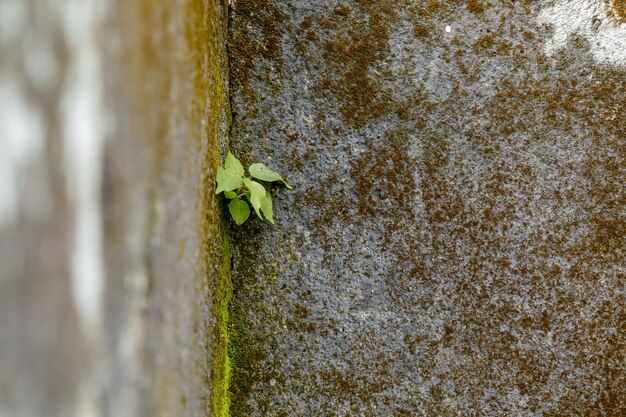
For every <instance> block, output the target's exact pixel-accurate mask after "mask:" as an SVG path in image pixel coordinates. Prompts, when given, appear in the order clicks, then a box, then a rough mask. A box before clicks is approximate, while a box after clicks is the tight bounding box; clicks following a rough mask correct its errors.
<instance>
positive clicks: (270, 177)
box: [215, 151, 292, 225]
mask: <svg viewBox="0 0 626 417" xmlns="http://www.w3.org/2000/svg"><path fill="white" fill-rule="evenodd" d="M248 172H249V173H250V177H246V175H245V170H244V168H243V165H242V164H241V162H240V161H239V159H237V158H235V156H234V155H233V154H232V153H230V151H229V152H228V155H226V161H225V162H224V168H222V167H219V168H217V189H216V190H215V194H219V193H221V192H223V193H224V196H225V197H226V198H227V199H229V200H230V202H229V203H228V211H229V212H230V215H231V216H232V218H233V220H234V221H235V223H237V225H241V224H243V223H244V222H245V221H246V220H248V217H250V206H249V205H248V203H250V205H251V206H252V208H253V209H254V211H255V212H256V214H257V216H259V218H260V219H263V216H265V219H267V220H268V221H269V222H270V223H272V224H274V211H273V208H272V195H271V194H270V192H269V191H268V190H267V189H266V188H265V186H264V185H263V184H261V183H259V182H257V181H254V180H253V179H252V178H256V179H258V180H261V181H264V182H276V181H278V182H281V183H283V184H284V185H285V187H287V188H288V189H290V190H291V189H292V187H291V186H290V185H289V184H287V182H286V181H285V180H284V179H283V177H281V176H280V174H279V173H278V172H276V171H272V170H271V169H269V168H268V167H266V166H265V165H264V164H261V163H256V164H252V165H250V167H249V168H248ZM246 200H247V201H246Z"/></svg>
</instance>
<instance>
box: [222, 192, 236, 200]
mask: <svg viewBox="0 0 626 417" xmlns="http://www.w3.org/2000/svg"><path fill="white" fill-rule="evenodd" d="M224 196H226V198H228V199H229V200H232V199H233V198H237V193H236V192H234V191H224Z"/></svg>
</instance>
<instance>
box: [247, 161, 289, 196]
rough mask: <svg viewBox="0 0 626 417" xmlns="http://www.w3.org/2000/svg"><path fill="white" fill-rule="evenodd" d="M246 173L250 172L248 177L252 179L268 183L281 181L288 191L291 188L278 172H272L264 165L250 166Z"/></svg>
mask: <svg viewBox="0 0 626 417" xmlns="http://www.w3.org/2000/svg"><path fill="white" fill-rule="evenodd" d="M248 171H250V175H252V176H253V177H254V178H257V179H260V180H262V181H268V182H273V181H281V182H282V183H283V184H285V186H286V187H287V188H289V189H290V190H291V188H292V187H291V185H289V184H287V181H285V180H284V179H283V177H281V176H280V174H279V173H278V172H276V171H272V170H271V169H269V168H268V167H266V166H265V165H264V164H261V163H258V164H252V165H250V168H248Z"/></svg>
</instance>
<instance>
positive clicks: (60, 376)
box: [0, 0, 229, 417]
mask: <svg viewBox="0 0 626 417" xmlns="http://www.w3.org/2000/svg"><path fill="white" fill-rule="evenodd" d="M226 12H227V9H226V7H225V6H224V5H223V3H222V2H220V1H217V0H215V1H213V0H176V1H172V2H154V1H151V0H131V1H127V0H120V1H108V2H102V1H96V0H72V1H64V2H58V1H51V0H49V1H48V0H8V1H0V416H10V417H33V416H51V417H54V416H59V417H60V416H63V417H67V416H76V417H87V416H91V417H98V416H150V417H154V416H213V415H223V409H224V407H225V404H224V401H223V397H224V393H223V392H222V391H223V381H220V378H221V379H223V377H224V372H225V371H224V365H225V339H224V332H225V325H224V324H223V323H222V322H221V321H222V319H223V311H221V309H223V307H224V306H223V305H222V304H224V303H223V301H224V300H225V299H226V298H225V297H223V296H224V295H225V294H224V292H225V291H226V287H225V286H226V284H227V283H228V277H227V274H226V273H227V271H226V270H225V269H227V268H228V267H229V265H228V262H224V260H225V259H226V260H227V259H228V258H227V255H228V254H227V252H226V246H225V242H224V237H223V230H222V216H221V214H220V210H219V209H218V205H217V202H216V199H215V197H214V196H213V193H212V190H211V189H212V184H213V182H214V178H213V174H214V172H215V169H216V167H217V164H218V160H219V150H220V147H223V146H225V143H224V142H225V140H224V139H225V133H226V130H227V125H228V120H227V118H228V113H227V108H228V98H227V73H226V71H224V69H225V68H226V64H227V61H226V49H225V46H226V32H225V28H226V16H227V14H226Z"/></svg>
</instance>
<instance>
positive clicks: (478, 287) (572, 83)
mask: <svg viewBox="0 0 626 417" xmlns="http://www.w3.org/2000/svg"><path fill="white" fill-rule="evenodd" d="M625 18H626V14H625V9H624V4H623V2H622V1H617V0H610V1H609V0H606V1H601V0H571V1H561V0H558V1H541V2H539V1H531V0H528V1H498V2H495V1H493V2H487V1H482V0H469V1H465V0H442V1H435V0H433V1H408V0H393V1H391V0H390V1H387V0H380V1H371V0H306V1H305V0H290V1H277V0H237V1H236V2H233V10H232V13H231V26H230V38H229V48H230V49H229V50H230V57H231V86H232V92H231V100H232V104H233V106H232V110H233V128H232V137H231V146H232V148H233V149H234V151H235V153H236V154H238V155H239V156H241V157H242V159H243V160H244V161H245V162H246V163H251V162H256V161H260V162H265V163H266V164H268V165H270V166H271V167H274V168H275V169H276V170H278V171H280V172H281V173H283V174H285V175H286V177H287V179H288V180H289V181H290V182H291V183H292V184H293V185H295V190H294V191H287V190H284V189H280V190H278V191H277V192H276V195H275V197H274V211H275V218H276V223H277V225H276V226H271V225H269V224H262V223H261V222H259V221H258V220H253V221H252V222H251V223H250V224H246V225H245V226H243V227H240V228H238V229H236V232H235V240H236V243H237V244H236V250H235V256H234V266H235V270H234V276H235V281H234V285H235V292H234V299H233V302H232V305H231V307H232V308H231V322H232V326H233V330H232V335H231V340H232V341H233V362H234V365H235V368H234V371H233V376H234V379H233V384H232V387H231V390H232V394H233V398H232V408H231V412H232V415H233V416H264V417H267V416H290V417H293V416H418V415H419V416H421V415H424V416H452V415H455V416H456V415H459V416H468V415H475V416H504V415H509V416H574V415H588V416H621V415H624V414H625V413H626V370H625V369H624V360H625V354H626V333H625V332H626V327H625V326H626V304H625V300H624V296H625V294H624V279H625V273H626V268H625V265H624V255H625V254H624V241H625V239H624V238H625V232H626V223H625V222H626V212H625V208H624V207H626V200H625V189H624V181H625V166H626V165H625V162H626V160H625V157H626V155H625V149H626V147H625V144H624V140H625V139H626V121H625V120H626V119H625V118H624V103H625V102H626V85H625V79H626V78H625V76H626V48H625V42H626V25H625V24H624V21H625Z"/></svg>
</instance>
